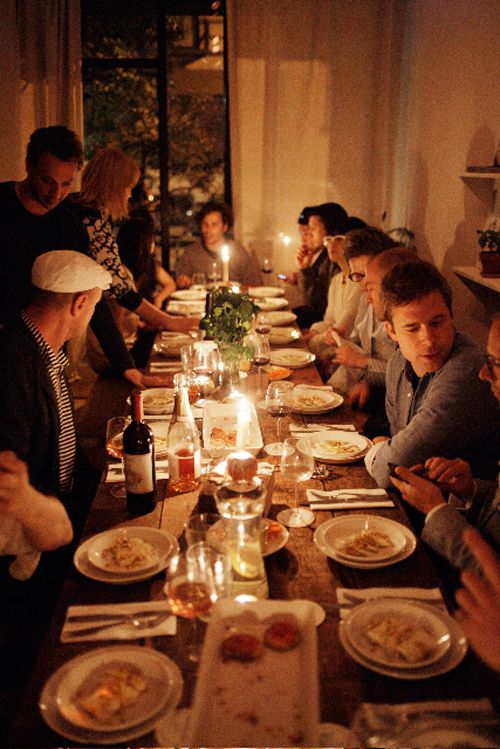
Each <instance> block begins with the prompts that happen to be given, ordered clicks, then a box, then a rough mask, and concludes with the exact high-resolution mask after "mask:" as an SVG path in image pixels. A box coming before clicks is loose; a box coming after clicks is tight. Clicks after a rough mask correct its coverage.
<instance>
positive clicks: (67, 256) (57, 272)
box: [31, 250, 111, 294]
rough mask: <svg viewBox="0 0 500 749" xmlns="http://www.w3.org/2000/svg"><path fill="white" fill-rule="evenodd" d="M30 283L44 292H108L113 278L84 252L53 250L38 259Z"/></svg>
mask: <svg viewBox="0 0 500 749" xmlns="http://www.w3.org/2000/svg"><path fill="white" fill-rule="evenodd" d="M31 283H32V284H33V286H36V287H37V288H38V289H45V291H57V292H60V293H66V294H68V293H69V294H71V293H74V292H77V291H88V290H89V289H95V288H98V289H107V288H109V286H110V285H111V275H110V274H109V273H108V271H107V270H104V268H102V267H101V266H100V265H99V263H96V261H95V260H92V258H90V257H88V256H87V255H84V254H83V253H82V252H75V250H52V251H51V252H44V254H43V255H39V257H37V259H36V260H35V262H34V264H33V268H32V270H31Z"/></svg>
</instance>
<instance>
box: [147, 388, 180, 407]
mask: <svg viewBox="0 0 500 749" xmlns="http://www.w3.org/2000/svg"><path fill="white" fill-rule="evenodd" d="M173 402H174V396H173V395H172V393H161V392H160V393H149V394H148V393H145V395H144V397H143V403H144V408H146V409H148V408H167V407H168V406H171V405H172V403H173Z"/></svg>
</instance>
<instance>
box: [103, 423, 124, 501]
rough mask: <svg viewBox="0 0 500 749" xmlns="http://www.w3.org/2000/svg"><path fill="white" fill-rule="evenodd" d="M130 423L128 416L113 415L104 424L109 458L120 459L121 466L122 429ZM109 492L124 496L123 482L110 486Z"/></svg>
mask: <svg viewBox="0 0 500 749" xmlns="http://www.w3.org/2000/svg"><path fill="white" fill-rule="evenodd" d="M129 424H130V417H128V416H114V417H113V418H112V419H108V421H107V424H106V451H107V453H108V455H109V457H110V458H116V459H117V460H120V461H121V466H122V472H123V471H124V467H123V431H124V429H125V428H126V427H127V426H128V425H129ZM110 493H111V495H112V496H113V497H119V498H124V497H125V496H126V494H127V492H126V491H125V483H124V482H120V483H118V484H114V485H113V486H112V487H111V490H110Z"/></svg>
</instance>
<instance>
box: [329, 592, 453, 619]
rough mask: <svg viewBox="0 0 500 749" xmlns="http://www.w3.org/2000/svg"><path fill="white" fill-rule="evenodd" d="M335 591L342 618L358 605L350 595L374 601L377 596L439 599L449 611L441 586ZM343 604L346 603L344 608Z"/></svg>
mask: <svg viewBox="0 0 500 749" xmlns="http://www.w3.org/2000/svg"><path fill="white" fill-rule="evenodd" d="M335 592H336V594H337V602H338V603H339V605H340V606H341V608H340V617H341V619H343V618H344V616H345V615H346V614H347V613H348V612H349V611H350V610H351V609H352V607H353V604H354V605H356V602H355V601H354V602H353V601H352V599H350V598H349V596H350V595H352V596H354V597H355V598H360V599H363V600H362V601H361V602H364V601H373V600H377V598H381V599H384V598H398V599H400V600H402V601H404V600H406V601H411V602H414V601H415V599H416V600H418V602H419V603H426V602H427V601H428V602H429V603H431V604H433V605H435V602H436V601H437V602H438V603H439V604H440V608H441V609H442V610H443V611H445V612H446V613H447V608H446V605H445V602H444V601H443V597H442V595H441V591H440V590H439V588H337V590H336V591H335ZM342 604H346V605H345V607H344V608H342Z"/></svg>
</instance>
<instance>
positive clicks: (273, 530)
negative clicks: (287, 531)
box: [267, 520, 283, 538]
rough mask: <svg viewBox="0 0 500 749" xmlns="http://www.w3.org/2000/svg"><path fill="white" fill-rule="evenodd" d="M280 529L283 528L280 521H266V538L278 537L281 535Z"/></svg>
mask: <svg viewBox="0 0 500 749" xmlns="http://www.w3.org/2000/svg"><path fill="white" fill-rule="evenodd" d="M282 530H283V526H282V525H281V523H278V521H277V520H268V521H267V537H268V538H279V537H280V536H281V531H282Z"/></svg>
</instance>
